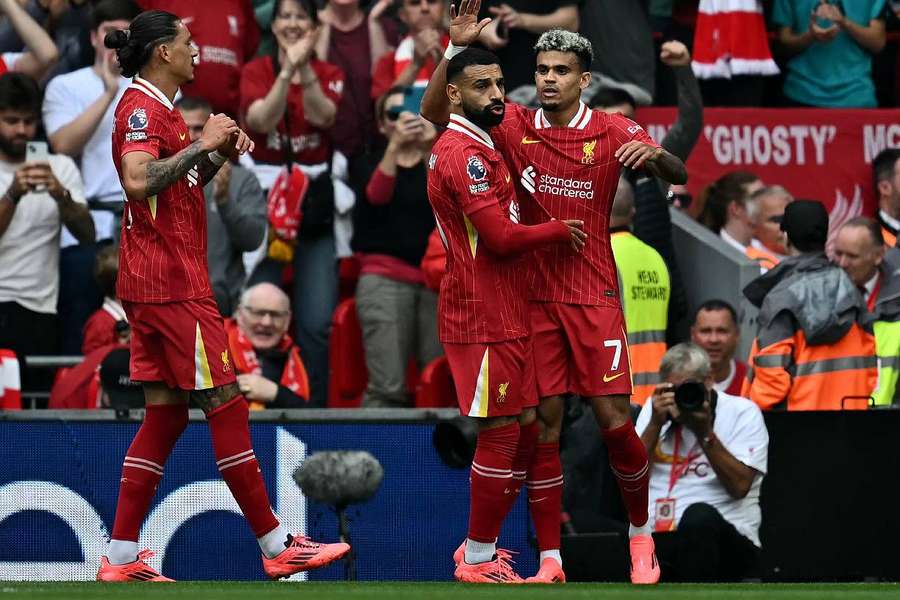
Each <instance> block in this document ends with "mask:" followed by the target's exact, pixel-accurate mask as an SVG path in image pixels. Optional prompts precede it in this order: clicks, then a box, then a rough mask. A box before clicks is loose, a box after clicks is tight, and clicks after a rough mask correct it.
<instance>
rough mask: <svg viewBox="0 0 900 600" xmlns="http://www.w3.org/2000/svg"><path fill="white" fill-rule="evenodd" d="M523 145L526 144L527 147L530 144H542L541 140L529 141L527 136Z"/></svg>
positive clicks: (523, 139) (523, 140)
mask: <svg viewBox="0 0 900 600" xmlns="http://www.w3.org/2000/svg"><path fill="white" fill-rule="evenodd" d="M522 143H523V144H525V145H526V146H527V145H528V144H540V143H541V140H532V139H529V138H528V136H527V135H526V136H524V137H523V138H522Z"/></svg>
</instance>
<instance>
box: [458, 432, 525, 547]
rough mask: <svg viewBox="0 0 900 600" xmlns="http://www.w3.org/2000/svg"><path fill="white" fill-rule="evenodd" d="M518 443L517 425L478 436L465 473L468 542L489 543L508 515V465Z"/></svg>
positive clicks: (510, 493)
mask: <svg viewBox="0 0 900 600" xmlns="http://www.w3.org/2000/svg"><path fill="white" fill-rule="evenodd" d="M518 443H519V424H518V423H511V424H509V425H503V426H501V427H494V428H491V429H485V430H483V431H481V432H479V433H478V444H477V446H476V447H475V458H474V459H473V460H472V470H471V471H470V474H469V488H470V491H469V493H470V501H469V535H468V537H469V539H470V540H475V541H476V542H483V543H486V544H493V543H494V541H495V540H496V539H497V536H499V535H500V528H501V526H502V525H503V519H504V518H506V513H507V512H509V508H510V506H511V503H510V502H509V501H508V500H507V496H510V495H512V490H513V479H512V477H513V474H512V465H513V459H514V457H515V455H516V449H517V446H518Z"/></svg>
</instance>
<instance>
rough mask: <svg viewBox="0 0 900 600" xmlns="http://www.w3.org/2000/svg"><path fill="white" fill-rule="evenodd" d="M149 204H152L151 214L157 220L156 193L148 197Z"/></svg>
mask: <svg viewBox="0 0 900 600" xmlns="http://www.w3.org/2000/svg"><path fill="white" fill-rule="evenodd" d="M147 204H149V205H150V216H151V217H153V220H154V221H155V220H156V195H153V196H150V197H149V198H147Z"/></svg>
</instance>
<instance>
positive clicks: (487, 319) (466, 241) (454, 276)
mask: <svg viewBox="0 0 900 600" xmlns="http://www.w3.org/2000/svg"><path fill="white" fill-rule="evenodd" d="M428 167H429V170H428V198H429V200H430V202H431V206H432V208H433V209H434V213H435V217H436V220H437V226H438V230H439V233H440V235H441V237H442V238H443V240H444V245H445V246H446V247H447V273H446V274H445V275H444V278H443V279H442V280H441V293H440V298H439V301H438V335H439V337H440V340H441V341H442V342H446V343H456V344H475V343H485V342H500V341H504V340H511V339H516V338H520V337H524V336H527V335H528V324H527V323H528V320H527V302H526V300H527V289H526V281H525V273H526V268H527V267H526V263H525V261H526V259H525V258H522V257H521V256H519V257H511V258H501V257H499V256H497V255H496V254H494V253H492V252H491V251H490V250H488V249H487V248H486V247H485V246H484V245H483V244H479V240H478V232H477V231H476V230H475V227H474V226H473V225H472V222H471V221H470V220H469V217H468V216H469V215H471V214H473V213H475V212H477V211H479V210H481V209H485V208H487V207H491V206H495V207H496V210H498V211H500V212H501V213H502V214H503V216H504V217H505V218H507V219H510V220H512V221H514V222H518V205H517V203H516V201H515V190H514V189H513V186H512V183H511V177H510V174H509V171H508V170H507V168H506V165H505V164H504V162H503V157H502V156H500V153H499V152H497V150H496V149H495V148H494V144H493V142H492V141H491V138H490V136H488V134H487V133H485V132H484V131H483V130H482V129H480V128H479V127H478V126H476V125H475V124H473V123H471V122H470V121H468V120H467V119H465V118H463V117H460V116H458V115H451V117H450V124H449V125H448V126H447V131H446V132H444V134H443V135H441V137H440V139H438V141H437V143H435V145H434V148H433V149H432V155H431V159H430V160H429V164H428Z"/></svg>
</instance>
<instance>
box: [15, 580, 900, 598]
mask: <svg viewBox="0 0 900 600" xmlns="http://www.w3.org/2000/svg"><path fill="white" fill-rule="evenodd" d="M25 598H28V599H29V600H31V599H32V598H37V599H46V600H51V599H53V600H56V599H59V600H82V599H83V600H89V599H90V600H94V599H96V600H103V599H106V598H124V599H128V600H139V599H140V600H143V599H144V598H148V599H156V598H159V599H160V600H168V599H170V598H173V599H179V600H180V599H184V600H205V599H207V598H208V599H216V600H231V599H234V600H254V599H256V598H259V599H260V600H262V599H265V600H280V599H288V598H290V599H292V600H297V599H301V600H302V599H304V598H305V599H309V600H382V599H384V600H413V599H415V600H419V599H423V600H459V599H460V598H465V599H466V600H470V599H471V600H503V599H506V598H509V599H513V598H514V599H516V600H522V599H538V598H553V599H554V600H556V599H557V598H562V599H572V600H620V599H621V600H645V599H646V600H707V599H709V600H719V599H723V600H744V599H747V600H868V599H870V598H872V599H879V600H881V599H886V598H898V599H900V584H866V583H859V584H791V585H786V584H733V585H727V584H725V585H672V584H670V585H659V586H655V587H642V588H635V587H632V586H628V585H623V584H602V583H570V584H566V585H564V586H531V585H529V586H500V585H462V584H455V583H268V582H260V583H246V582H241V583H238V582H185V583H174V584H152V583H144V584H112V585H111V584H98V583H94V582H85V583H18V582H0V600H18V599H23V600H24V599H25Z"/></svg>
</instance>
